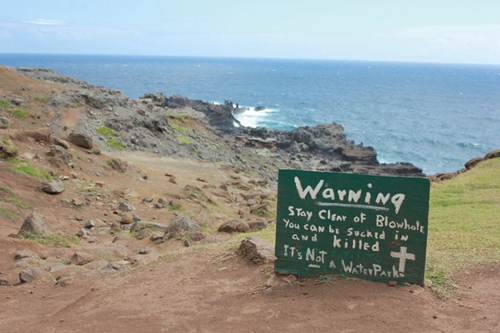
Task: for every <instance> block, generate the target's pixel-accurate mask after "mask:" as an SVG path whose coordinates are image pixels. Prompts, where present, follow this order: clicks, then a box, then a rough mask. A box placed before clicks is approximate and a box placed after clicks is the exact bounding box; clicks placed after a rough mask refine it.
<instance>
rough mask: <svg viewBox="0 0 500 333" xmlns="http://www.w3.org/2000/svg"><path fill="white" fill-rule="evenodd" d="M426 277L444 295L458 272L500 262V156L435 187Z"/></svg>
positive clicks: (448, 290) (432, 194)
mask: <svg viewBox="0 0 500 333" xmlns="http://www.w3.org/2000/svg"><path fill="white" fill-rule="evenodd" d="M429 218H430V226H429V242H428V251H427V254H428V265H427V277H428V278H429V279H431V280H432V281H433V282H434V287H435V288H436V290H437V291H438V292H439V293H441V294H442V295H443V296H446V294H448V293H449V292H451V291H452V290H453V284H452V277H453V273H454V272H456V271H457V270H459V269H463V268H467V267H469V266H471V265H476V264H488V263H490V264H491V263H493V262H496V263H498V262H500V158H495V159H491V160H487V161H485V162H482V163H480V164H479V165H478V166H477V167H475V168H473V169H472V170H470V171H469V172H466V173H464V174H461V175H459V176H458V177H456V178H453V179H451V180H449V181H445V182H443V183H439V184H434V185H433V186H432V189H431V202H430V217H429Z"/></svg>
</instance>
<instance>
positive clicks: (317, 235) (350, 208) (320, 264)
mask: <svg viewBox="0 0 500 333" xmlns="http://www.w3.org/2000/svg"><path fill="white" fill-rule="evenodd" d="M429 189H430V184H429V181H428V180H427V179H424V178H406V177H386V176H369V175H357V174H345V173H327V172H310V171H298V170H280V172H279V180H278V211H277V226H276V249H275V252H276V257H277V260H276V262H275V270H276V271H277V272H278V273H282V274H296V275H298V276H301V277H310V276H318V275H325V274H348V275H352V276H355V277H358V278H363V279H368V280H373V281H379V282H389V281H397V282H398V283H404V282H409V283H413V284H423V282H424V272H425V258H426V248H427V233H428V215H429Z"/></svg>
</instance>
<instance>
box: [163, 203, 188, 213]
mask: <svg viewBox="0 0 500 333" xmlns="http://www.w3.org/2000/svg"><path fill="white" fill-rule="evenodd" d="M167 209H168V210H169V211H171V212H181V211H184V207H182V205H181V204H180V203H174V204H170V205H168V207H167Z"/></svg>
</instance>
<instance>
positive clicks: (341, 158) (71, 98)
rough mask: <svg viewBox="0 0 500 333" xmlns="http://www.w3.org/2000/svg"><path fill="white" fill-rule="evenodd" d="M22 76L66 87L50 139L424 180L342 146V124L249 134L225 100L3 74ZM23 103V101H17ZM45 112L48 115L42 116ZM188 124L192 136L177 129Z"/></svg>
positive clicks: (27, 71) (268, 169)
mask: <svg viewBox="0 0 500 333" xmlns="http://www.w3.org/2000/svg"><path fill="white" fill-rule="evenodd" d="M9 69H10V70H12V71H14V72H17V73H20V74H22V75H25V76H28V77H31V78H35V79H38V80H42V81H45V82H53V83H59V84H63V85H65V87H66V89H63V90H60V91H58V92H57V93H56V94H55V96H54V97H53V98H52V99H51V100H50V101H49V103H48V108H56V109H64V110H66V111H65V112H64V113H59V114H56V115H54V116H53V117H52V118H51V119H50V122H49V123H47V126H48V127H50V128H51V129H52V130H53V132H54V134H55V135H56V136H66V135H68V134H70V133H71V132H75V133H82V134H85V135H88V136H90V137H92V139H93V140H94V142H98V143H99V147H100V149H103V150H105V151H106V150H114V149H116V147H114V148H113V146H112V145H109V144H107V143H109V135H106V134H103V133H102V131H101V133H100V132H99V131H98V129H99V128H101V129H103V128H107V129H110V130H111V132H109V133H113V136H114V137H115V138H116V139H117V140H118V141H119V145H118V147H119V149H125V150H127V151H151V152H154V153H156V154H159V155H163V156H170V157H179V158H193V159H199V160H206V161H210V162H221V161H225V162H228V163H231V164H233V165H235V166H239V167H245V168H252V169H255V170H258V171H259V172H261V173H262V174H263V175H264V176H265V177H266V178H268V179H270V180H273V181H274V180H276V177H277V176H276V175H277V172H276V171H277V169H279V168H295V169H301V170H318V171H334V172H352V173H364V174H376V175H393V176H409V177H424V176H425V175H424V174H423V173H422V170H421V169H420V168H418V167H416V166H414V165H412V164H410V163H406V162H401V163H393V164H381V163H379V162H378V160H377V154H376V151H375V149H374V148H373V147H365V146H363V145H362V144H356V143H355V142H353V141H352V140H348V138H347V137H346V134H345V132H344V129H343V127H342V126H341V125H339V124H336V123H332V124H322V125H318V126H314V127H309V126H305V127H299V128H297V129H294V130H292V131H279V130H269V129H267V128H249V127H244V126H242V125H241V124H240V123H239V122H238V120H237V119H236V118H235V117H234V116H233V114H234V113H235V112H238V111H241V110H239V109H238V106H237V105H235V104H234V103H233V102H231V101H226V102H225V103H224V104H222V105H218V104H212V103H207V102H203V101H200V100H191V99H188V98H186V97H184V96H180V95H173V96H171V97H167V96H165V95H164V94H162V93H152V94H146V95H144V96H141V97H140V98H138V99H137V100H132V99H129V98H128V97H127V96H125V95H124V94H123V93H121V92H120V91H117V90H114V89H109V88H105V87H101V86H93V85H89V84H88V83H86V82H84V81H81V80H78V79H75V78H71V77H68V76H65V75H62V74H59V73H56V72H55V71H53V70H51V69H36V68H12V67H11V68H9ZM19 102H20V103H22V101H19ZM45 112H47V110H46V111H45ZM188 123H189V127H193V130H190V131H186V130H184V129H183V128H184V127H185V125H187V124H188Z"/></svg>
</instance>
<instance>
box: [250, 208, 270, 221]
mask: <svg viewBox="0 0 500 333" xmlns="http://www.w3.org/2000/svg"><path fill="white" fill-rule="evenodd" d="M252 213H253V214H255V215H257V216H260V217H266V218H271V217H274V216H275V214H274V212H273V211H270V210H267V209H266V208H264V207H259V208H257V209H255V210H252Z"/></svg>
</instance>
